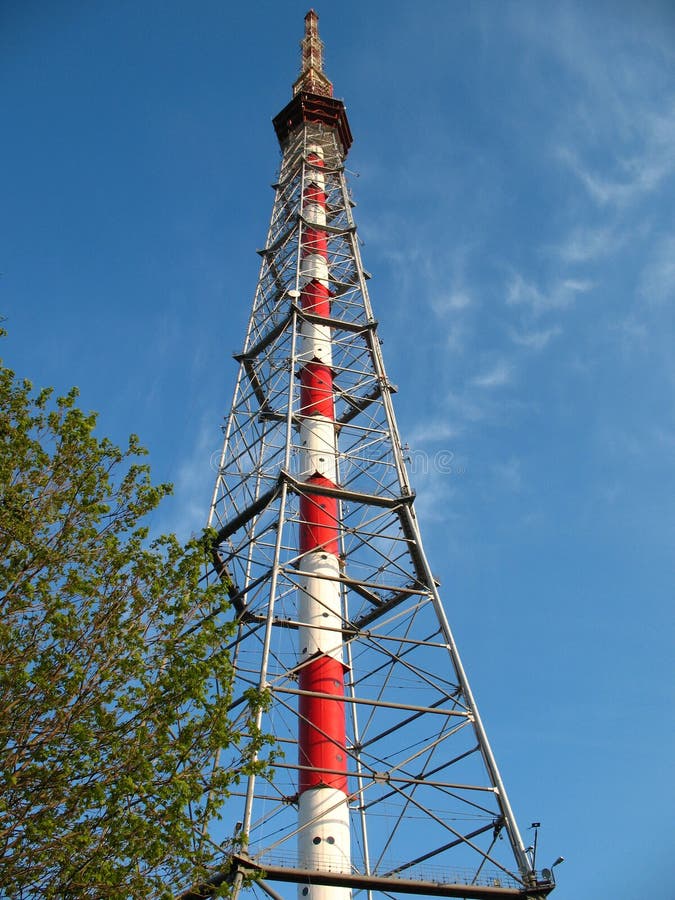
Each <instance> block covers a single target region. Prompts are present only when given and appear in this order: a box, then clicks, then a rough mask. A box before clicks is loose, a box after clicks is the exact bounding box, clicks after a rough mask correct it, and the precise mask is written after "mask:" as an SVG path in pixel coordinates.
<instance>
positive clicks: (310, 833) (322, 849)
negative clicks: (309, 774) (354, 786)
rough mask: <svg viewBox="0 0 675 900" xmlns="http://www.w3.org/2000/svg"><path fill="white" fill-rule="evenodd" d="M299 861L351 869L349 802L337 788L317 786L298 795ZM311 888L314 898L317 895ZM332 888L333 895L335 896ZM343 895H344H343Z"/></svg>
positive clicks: (325, 868)
mask: <svg viewBox="0 0 675 900" xmlns="http://www.w3.org/2000/svg"><path fill="white" fill-rule="evenodd" d="M298 827H299V828H300V831H299V834H298V862H299V865H300V868H303V869H318V870H320V871H324V872H326V871H328V872H351V841H350V835H349V805H348V803H347V798H346V796H345V795H344V794H343V793H342V791H339V790H337V788H329V787H317V788H310V789H309V790H307V791H304V792H303V793H302V794H301V795H300V797H299V798H298ZM314 890H315V888H314V887H312V894H311V897H312V898H313V900H316V898H317V897H318V895H317V894H315V893H314ZM335 890H346V889H339V888H337V889H336V888H331V889H330V891H331V893H330V894H329V896H330V897H335V896H336V895H335V894H333V893H332V892H333V891H335ZM339 896H340V897H344V896H345V895H344V894H340V895H339Z"/></svg>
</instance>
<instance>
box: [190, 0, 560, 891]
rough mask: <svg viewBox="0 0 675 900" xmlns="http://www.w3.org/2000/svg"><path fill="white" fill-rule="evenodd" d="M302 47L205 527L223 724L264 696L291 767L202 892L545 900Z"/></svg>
mask: <svg viewBox="0 0 675 900" xmlns="http://www.w3.org/2000/svg"><path fill="white" fill-rule="evenodd" d="M301 46H302V70H301V73H300V77H299V78H298V79H297V81H296V82H295V84H294V85H293V99H292V100H291V101H290V103H289V104H288V105H287V106H286V107H285V108H284V109H283V110H282V111H281V112H280V113H279V115H278V116H276V118H275V119H274V128H275V131H276V134H277V137H278V139H279V143H280V145H281V150H282V161H281V169H280V173H279V177H278V180H277V182H276V184H275V185H274V189H275V200H274V207H273V211H272V219H271V224H270V228H269V232H268V235H267V241H266V244H265V247H264V248H263V249H262V250H260V251H259V253H260V256H261V258H262V265H261V269H260V277H259V281H258V286H257V290H256V293H255V298H254V301H253V310H252V313H251V318H250V321H249V325H248V330H247V333H246V337H245V340H244V347H243V350H242V352H241V353H240V354H238V355H237V356H236V359H237V361H238V363H239V373H238V377H237V381H236V387H235V392H234V399H233V404H232V409H231V412H230V414H229V416H228V418H227V423H226V427H225V442H224V447H223V453H222V458H221V460H220V466H219V472H218V479H217V483H216V488H215V492H214V496H213V504H212V510H211V518H210V523H211V525H212V527H213V528H214V529H215V530H216V531H217V535H218V536H217V543H216V547H215V548H214V577H225V578H227V580H228V584H230V599H231V603H232V607H233V610H234V613H235V615H236V620H237V634H236V638H235V639H234V640H233V642H232V645H231V648H230V649H231V653H232V658H233V661H234V667H235V679H234V691H233V696H232V704H231V714H232V717H233V718H235V719H237V717H239V719H240V721H241V722H242V723H244V722H246V719H247V715H248V704H247V696H248V693H247V692H248V691H250V689H252V688H254V689H264V690H265V691H266V692H267V695H268V697H269V707H268V708H266V709H265V710H262V711H260V712H259V713H258V716H257V721H256V722H255V726H254V728H253V729H252V734H251V739H252V740H255V739H256V734H258V733H259V732H260V731H262V732H265V733H271V734H273V735H274V736H275V738H276V740H277V742H278V746H279V748H280V751H281V752H280V755H279V756H278V757H277V758H276V760H275V762H274V765H273V770H272V772H271V773H270V772H268V771H265V772H263V773H260V772H258V773H256V774H247V775H245V776H242V779H241V784H240V790H239V791H236V792H234V793H233V795H232V797H231V799H230V802H229V803H228V805H227V807H226V808H225V809H224V810H223V811H222V812H223V817H222V820H221V821H219V822H218V823H216V825H215V826H214V830H213V832H212V833H211V834H210V835H208V836H204V838H205V839H207V840H209V841H211V842H212V846H213V845H217V846H220V847H222V859H220V860H216V863H217V865H218V866H219V869H218V870H217V871H214V874H213V879H212V884H213V886H216V885H218V884H221V883H222V882H223V880H225V879H229V880H231V881H232V883H233V887H234V891H235V893H237V892H239V891H240V890H241V889H243V888H244V885H247V884H248V883H249V880H250V879H249V878H247V876H249V875H253V876H255V877H256V879H258V880H257V881H256V882H255V886H254V887H253V888H251V889H252V890H256V891H262V892H264V893H266V894H267V895H268V896H270V897H272V898H273V900H278V898H279V897H280V896H284V897H287V896H290V895H289V893H288V891H289V890H291V891H292V894H294V893H295V891H296V890H297V893H298V896H299V898H301V900H303V898H307V900H347V898H348V897H349V896H350V895H351V893H352V892H353V891H367V892H368V893H369V894H370V893H372V892H382V893H386V894H387V895H388V896H392V895H398V894H401V895H403V894H410V893H412V894H420V895H432V896H446V897H467V898H469V897H472V898H488V897H532V898H543V897H544V896H546V895H547V894H548V893H549V892H550V891H551V890H552V888H553V882H552V880H551V877H550V873H548V877H538V875H537V873H536V872H535V871H534V868H533V861H532V859H531V857H530V854H529V852H528V851H527V850H526V849H525V847H524V845H523V842H522V840H521V836H520V834H519V831H518V827H517V825H516V822H515V819H514V816H513V813H512V810H511V806H510V804H509V800H508V797H507V794H506V791H505V788H504V784H503V782H502V779H501V776H500V774H499V770H498V768H497V764H496V761H495V757H494V755H493V752H492V750H491V747H490V744H489V742H488V739H487V735H486V732H485V728H484V726H483V722H482V720H481V718H480V715H479V713H478V709H477V707H476V703H475V701H474V698H473V695H472V692H471V689H470V686H469V682H468V679H467V676H466V673H465V671H464V668H463V666H462V663H461V661H460V658H459V655H458V653H457V648H456V646H455V642H454V639H453V636H452V632H451V629H450V626H449V624H448V620H447V617H446V614H445V611H444V607H443V604H442V601H441V597H440V593H439V585H438V583H437V581H436V580H435V579H434V577H433V575H432V573H431V570H430V567H429V563H428V561H427V559H426V556H425V554H424V550H423V547H422V541H421V538H420V531H419V527H418V522H417V518H416V515H415V504H414V493H413V491H412V490H411V487H410V485H409V482H408V475H407V472H406V467H405V462H404V458H403V453H402V448H401V442H400V438H399V434H398V429H397V425H396V419H395V416H394V408H393V403H392V394H394V393H395V387H394V385H392V384H391V382H390V381H389V379H388V378H387V375H386V372H385V368H384V362H383V358H382V353H381V348H380V341H379V339H378V334H377V321H376V319H375V317H374V315H373V310H372V307H371V304H370V299H369V296H368V289H367V280H368V278H369V276H368V274H367V273H366V271H365V270H364V268H363V265H362V262H361V257H360V253H359V243H358V239H357V235H356V225H355V223H354V219H353V215H352V209H353V207H354V203H353V202H352V199H351V196H350V193H349V190H348V187H347V183H346V180H345V168H344V163H345V158H346V156H347V153H348V151H349V147H350V145H351V141H352V137H351V132H350V129H349V124H348V121H347V115H346V111H345V107H344V104H343V103H342V102H341V101H339V100H336V99H334V97H333V88H332V84H331V82H330V81H329V80H328V78H327V77H326V75H325V74H324V71H323V61H322V44H321V41H320V40H319V35H318V29H317V16H316V13H314V11H310V12H309V13H308V14H307V16H306V17H305V36H304V39H303V41H302V45H301ZM241 750H242V748H241V747H239V748H236V749H232V748H229V749H228V750H227V751H223V753H222V754H221V756H220V757H219V758H218V760H217V761H216V765H219V766H226V767H228V768H229V769H232V770H237V769H238V768H240V767H241V766H242V762H241V756H240V755H239V754H240V752H241ZM288 884H292V885H296V886H297V888H288V887H285V888H284V887H283V885H288ZM280 891H282V892H283V893H281V894H280ZM208 894H209V886H208V885H206V886H204V885H202V886H201V887H200V889H199V890H196V889H193V890H188V891H186V892H185V893H184V894H183V897H184V898H192V897H198V896H206V895H208ZM292 894H291V895H292Z"/></svg>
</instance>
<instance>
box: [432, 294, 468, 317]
mask: <svg viewBox="0 0 675 900" xmlns="http://www.w3.org/2000/svg"><path fill="white" fill-rule="evenodd" d="M472 302H473V301H472V297H471V295H470V294H469V292H468V291H467V290H466V289H465V288H459V289H457V290H454V291H451V292H450V293H449V294H444V295H439V296H436V297H434V298H433V299H432V301H431V308H432V309H433V311H434V312H435V313H436V315H437V316H439V317H443V316H446V315H448V313H453V312H457V311H458V310H461V309H466V308H467V307H469V306H471V303H472Z"/></svg>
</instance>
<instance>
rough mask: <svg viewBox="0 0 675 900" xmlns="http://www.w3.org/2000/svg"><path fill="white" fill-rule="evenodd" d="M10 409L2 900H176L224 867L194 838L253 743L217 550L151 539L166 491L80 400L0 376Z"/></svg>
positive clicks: (1, 425)
mask: <svg viewBox="0 0 675 900" xmlns="http://www.w3.org/2000/svg"><path fill="white" fill-rule="evenodd" d="M0 395H1V397H0V399H1V408H0V448H1V449H0V598H1V607H0V611H1V614H0V748H1V754H2V756H1V761H0V895H2V896H7V897H13V898H34V897H35V898H37V897H44V898H49V897H58V898H71V897H72V898H75V897H77V898H82V897H85V898H86V897H92V898H93V897H96V898H113V897H115V898H136V897H139V898H141V897H165V896H171V888H172V887H173V888H175V887H176V886H177V885H179V884H182V885H185V884H187V883H195V882H198V881H199V880H200V879H201V878H203V877H204V876H205V875H206V874H207V873H208V871H209V867H210V864H211V863H213V861H214V859H215V858H217V856H218V848H217V847H215V846H214V845H212V844H209V843H208V842H203V841H199V840H197V836H198V835H199V834H200V833H201V832H202V831H203V830H204V828H205V823H206V820H208V819H209V818H211V817H212V816H213V814H214V811H215V810H217V808H218V806H219V804H221V803H222V801H223V799H224V797H226V795H227V793H228V788H229V787H231V784H232V781H233V780H236V779H237V777H238V776H237V775H235V774H234V773H232V772H228V771H224V770H222V769H220V770H219V769H218V768H217V767H215V768H214V766H213V764H212V762H213V758H214V754H215V752H216V750H217V748H218V747H223V746H227V745H232V744H233V743H234V744H237V743H238V742H239V740H240V738H241V737H242V735H241V734H240V733H239V732H237V731H235V730H234V729H233V727H232V724H231V722H230V719H229V718H228V710H227V707H228V703H229V701H230V697H231V677H232V670H231V664H230V659H229V656H228V653H227V651H226V650H225V649H224V648H225V645H226V644H227V639H228V637H229V636H230V635H231V633H232V628H233V625H232V623H231V620H228V618H227V616H225V615H223V613H224V611H225V610H226V608H227V602H226V594H227V587H228V585H227V584H226V583H225V582H224V581H218V580H216V581H213V580H207V579H206V577H205V573H206V571H207V569H208V568H209V562H210V544H211V538H212V536H211V535H209V534H208V533H205V534H204V535H203V536H202V537H201V538H200V539H197V540H192V541H190V542H189V543H188V544H187V545H186V546H182V545H181V544H180V543H179V542H178V540H177V539H176V538H175V536H171V535H165V536H163V537H160V538H158V539H157V540H154V541H152V542H150V541H149V539H148V529H147V527H146V526H145V525H144V524H143V521H144V517H146V516H147V514H148V513H150V512H151V511H152V510H154V509H155V508H156V507H157V505H158V503H159V502H160V501H161V499H162V498H163V497H164V496H165V495H166V494H168V493H169V492H170V486H167V485H164V484H162V485H159V486H154V485H153V484H152V483H151V480H150V475H149V470H148V467H147V466H146V465H144V464H142V463H141V462H140V461H139V460H140V457H141V456H142V455H143V454H144V451H143V449H142V448H141V447H140V445H139V443H138V440H137V439H136V438H135V437H132V438H131V439H130V441H129V446H128V448H127V449H126V450H120V449H119V448H118V447H116V446H115V445H114V444H113V443H111V442H110V441H109V440H107V439H106V438H102V439H101V438H99V437H97V436H96V434H95V433H94V429H95V425H96V416H95V415H94V414H85V413H83V412H82V411H81V410H80V409H79V408H78V407H77V405H76V399H77V391H76V390H73V391H71V392H70V393H69V394H68V395H67V396H65V397H61V398H58V399H55V398H54V397H53V395H52V392H51V391H50V390H42V391H40V392H38V393H35V392H34V391H33V390H32V387H31V385H30V383H29V382H26V381H23V382H22V381H20V380H18V379H17V378H16V376H15V375H14V373H13V372H12V371H10V370H9V369H7V368H5V367H4V366H2V364H1V362H0ZM259 702H260V698H259V697H257V696H256V695H255V694H252V696H251V706H252V713H251V722H250V723H249V726H248V730H249V731H250V729H251V728H254V725H253V707H255V706H256V704H257V703H259ZM263 744H264V741H263V738H262V737H260V736H258V739H257V741H254V745H253V746H254V748H255V747H256V746H257V747H258V748H259V747H261V746H262V745H263ZM247 752H248V751H247ZM247 760H248V762H247ZM247 760H244V766H243V769H244V770H245V769H246V768H247V766H248V767H250V766H253V765H257V766H260V765H262V764H261V763H259V762H258V763H255V762H253V761H252V758H251V757H247ZM214 854H215V857H214Z"/></svg>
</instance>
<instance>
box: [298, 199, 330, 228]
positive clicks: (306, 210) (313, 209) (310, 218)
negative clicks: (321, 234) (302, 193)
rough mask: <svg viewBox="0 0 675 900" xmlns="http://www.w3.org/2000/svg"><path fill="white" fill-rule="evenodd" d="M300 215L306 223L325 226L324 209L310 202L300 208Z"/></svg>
mask: <svg viewBox="0 0 675 900" xmlns="http://www.w3.org/2000/svg"><path fill="white" fill-rule="evenodd" d="M302 215H303V217H304V219H305V221H306V222H309V223H310V224H312V225H316V226H318V227H321V226H323V225H325V224H326V207H325V206H321V204H320V203H314V202H312V201H309V202H306V203H304V204H303V206H302Z"/></svg>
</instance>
